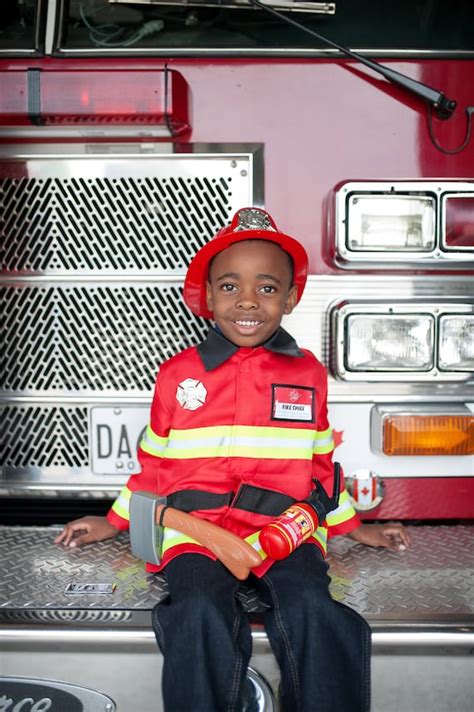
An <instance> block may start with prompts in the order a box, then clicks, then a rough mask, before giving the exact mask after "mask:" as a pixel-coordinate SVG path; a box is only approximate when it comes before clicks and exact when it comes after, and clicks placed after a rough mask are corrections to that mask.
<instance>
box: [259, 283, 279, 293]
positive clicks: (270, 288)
mask: <svg viewBox="0 0 474 712" xmlns="http://www.w3.org/2000/svg"><path fill="white" fill-rule="evenodd" d="M260 291H261V292H263V293H264V294H273V293H274V292H276V287H274V286H273V285H272V284H264V285H263V287H260Z"/></svg>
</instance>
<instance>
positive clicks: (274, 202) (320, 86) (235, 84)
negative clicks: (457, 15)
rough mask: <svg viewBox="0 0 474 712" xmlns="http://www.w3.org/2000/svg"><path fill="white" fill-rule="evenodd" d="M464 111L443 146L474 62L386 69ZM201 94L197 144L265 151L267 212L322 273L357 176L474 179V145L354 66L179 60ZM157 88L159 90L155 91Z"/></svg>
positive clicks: (84, 62)
mask: <svg viewBox="0 0 474 712" xmlns="http://www.w3.org/2000/svg"><path fill="white" fill-rule="evenodd" d="M165 63H166V61H165V60H162V59H158V58H157V59H124V58H120V59H95V60H94V59H91V58H90V59H81V60H73V59H66V58H62V59H46V60H28V61H27V62H26V61H25V60H2V61H1V62H0V69H6V68H8V67H10V68H13V67H16V68H18V67H21V66H23V67H26V66H30V67H34V66H41V67H43V68H44V69H45V70H53V69H58V68H61V70H63V71H64V70H65V69H66V68H68V67H70V68H71V69H72V68H74V69H87V68H91V69H92V68H93V69H94V70H98V69H100V68H106V67H109V68H111V67H113V68H115V69H124V70H127V71H130V70H135V69H143V70H145V69H146V70H149V69H158V68H163V67H164V65H165ZM383 63H384V64H387V65H389V66H390V67H392V68H393V69H395V70H397V71H400V72H402V73H405V74H407V75H408V76H410V77H413V78H415V79H418V80H421V81H423V82H425V83H429V84H430V85H431V86H433V87H435V88H436V89H438V90H440V91H442V92H443V93H444V94H445V95H446V96H448V97H449V98H453V99H455V100H456V101H457V102H458V108H457V109H456V112H455V114H454V115H453V117H452V118H451V119H449V120H448V121H444V122H441V121H439V120H438V119H435V120H434V125H435V126H434V128H435V133H436V135H437V137H438V139H439V141H440V142H441V144H442V145H445V146H446V147H448V148H453V147H455V146H456V145H458V144H460V143H461V142H462V140H463V138H464V135H465V130H466V117H465V114H464V107H466V106H467V105H469V104H474V94H473V91H472V90H473V87H474V61H473V60H451V59H443V60H435V59H421V60H406V61H400V60H388V59H385V60H383ZM168 65H169V66H170V67H172V68H173V69H176V70H178V71H179V72H180V74H181V75H182V76H183V78H184V80H185V81H186V82H187V84H188V85H189V87H190V92H191V95H192V105H191V117H190V123H191V125H192V128H193V131H192V134H191V135H189V136H188V137H187V139H188V138H189V140H192V141H196V142H205V143H208V142H223V143H229V142H237V143H241V142H251V143H254V142H261V143H263V144H264V145H265V203H266V206H267V208H268V209H269V210H270V212H272V213H274V214H275V217H276V218H277V221H278V224H279V225H280V226H281V229H283V230H285V231H288V232H290V234H295V235H296V236H297V237H299V238H300V239H301V241H302V242H303V243H304V244H305V246H306V248H307V249H308V252H309V254H310V260H311V271H312V272H313V273H316V274H318V273H320V274H321V273H331V272H337V269H335V268H333V267H332V266H331V265H329V264H326V263H325V261H324V257H323V249H322V245H323V238H324V236H325V234H326V222H327V211H326V201H327V200H328V199H330V196H331V191H332V189H333V188H334V186H336V185H337V184H338V183H340V182H341V181H343V180H349V179H365V180H369V179H374V180H377V179H379V180H380V179H389V180H390V179H396V178H399V179H417V178H442V177H444V178H472V177H473V166H474V137H473V138H472V140H471V142H470V144H469V145H468V147H467V148H466V149H465V150H464V151H462V152H461V153H459V154H457V155H453V156H448V155H444V154H443V153H441V152H440V151H438V150H437V149H436V148H435V147H434V146H433V144H432V143H431V140H430V138H429V134H428V129H427V109H426V105H425V104H424V103H423V102H422V101H420V100H418V99H416V98H414V97H412V96H411V95H408V94H407V93H405V92H404V91H403V90H401V89H399V88H396V87H394V86H392V85H391V84H389V83H388V82H387V81H385V80H384V79H381V78H379V77H377V76H376V75H375V74H373V73H372V72H371V71H370V70H368V69H366V68H364V67H361V65H358V64H357V63H356V62H353V61H349V60H332V59H331V60H329V59H287V60H284V59H255V60H251V59H212V58H211V59H203V58H199V59H185V58H184V59H170V60H169V61H168ZM152 91H153V87H150V92H152Z"/></svg>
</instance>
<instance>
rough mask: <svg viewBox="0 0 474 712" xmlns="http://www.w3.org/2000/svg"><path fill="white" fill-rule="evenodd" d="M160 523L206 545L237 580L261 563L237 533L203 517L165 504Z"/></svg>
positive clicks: (160, 507)
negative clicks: (200, 517)
mask: <svg viewBox="0 0 474 712" xmlns="http://www.w3.org/2000/svg"><path fill="white" fill-rule="evenodd" d="M163 507H164V505H161V504H159V505H158V506H157V507H156V522H157V523H158V522H159V520H160V514H161V511H162V509H163ZM162 524H163V525H164V526H165V527H171V528H172V529H176V530H177V531H179V532H181V533H182V534H186V536H190V537H191V538H192V539H194V540H195V541H197V542H198V544H201V545H202V546H205V547H206V549H209V551H212V553H213V554H215V556H217V558H218V559H219V561H221V562H222V563H223V564H224V566H225V567H226V568H228V569H229V571H230V572H231V573H232V574H233V575H234V576H235V577H236V578H238V579H239V580H241V581H243V580H244V579H246V578H247V576H248V575H249V573H250V569H252V568H253V567H254V566H258V565H259V564H261V563H262V559H261V558H260V556H259V554H257V552H256V551H255V549H253V548H252V547H251V546H250V544H248V543H247V542H246V541H244V540H243V539H241V538H240V537H238V536H237V535H236V534H233V533H232V532H229V531H227V529H223V528H222V527H219V526H218V525H217V524H213V523H212V522H208V521H207V520H206V519H198V517H194V516H193V515H192V514H187V513H186V512H181V510H179V509H174V508H173V507H167V508H166V511H165V513H164V515H163V522H162Z"/></svg>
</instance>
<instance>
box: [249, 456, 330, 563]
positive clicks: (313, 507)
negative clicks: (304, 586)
mask: <svg viewBox="0 0 474 712" xmlns="http://www.w3.org/2000/svg"><path fill="white" fill-rule="evenodd" d="M339 483H340V465H339V463H338V462H335V463H334V489H333V495H332V497H328V495H327V493H326V491H325V490H324V487H323V486H322V485H321V484H320V483H319V482H317V481H315V484H316V489H315V490H313V492H312V493H311V495H310V496H309V497H308V498H307V499H305V500H303V501H302V502H295V503H294V504H292V505H291V506H290V507H288V509H286V510H285V511H284V512H283V514H280V516H279V517H277V519H275V520H274V521H273V522H270V523H269V524H266V525H265V526H264V527H263V529H261V531H260V533H259V535H258V540H259V542H260V546H261V547H262V549H263V551H264V552H265V554H266V555H267V556H269V557H270V558H271V559H276V560H277V561H278V560H280V559H285V558H286V557H287V556H289V555H290V554H291V553H292V552H293V551H294V550H295V549H296V548H297V547H298V546H300V544H302V543H303V542H304V541H305V540H306V539H308V538H309V537H310V536H311V535H312V534H314V532H315V531H316V529H317V528H318V526H319V524H322V522H323V521H324V520H325V519H326V515H327V513H328V512H331V511H332V510H333V509H336V507H337V506H338V502H339Z"/></svg>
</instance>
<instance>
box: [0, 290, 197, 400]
mask: <svg viewBox="0 0 474 712" xmlns="http://www.w3.org/2000/svg"><path fill="white" fill-rule="evenodd" d="M0 293H1V299H0V306H1V309H2V311H3V313H4V314H5V315H6V318H5V325H4V334H3V336H2V343H3V344H4V351H3V355H2V359H1V360H2V361H3V364H2V381H3V383H2V389H3V390H4V391H7V392H18V391H20V392H23V391H28V392H32V391H45V390H49V391H55V392H58V391H68V392H70V391H72V392H75V393H77V392H84V391H89V392H90V391H93V392H97V391H107V390H113V391H130V390H132V391H149V390H151V389H152V388H153V384H154V379H155V375H156V370H157V366H158V365H159V364H160V363H162V362H163V361H165V360H166V359H168V358H170V357H171V356H173V355H174V354H175V353H177V352H178V351H182V350H183V349H184V348H187V347H188V346H190V345H192V344H195V343H197V342H199V341H202V339H203V338H204V336H205V334H206V331H207V326H206V322H205V321H204V320H203V319H198V318H197V317H195V316H194V315H193V314H191V313H190V312H189V311H188V310H187V308H186V306H185V305H184V302H183V299H182V296H181V288H180V287H178V286H169V287H163V286H161V285H160V286H139V285H133V286H132V285H129V286H122V285H117V286H103V287H97V286H94V287H93V286H89V285H87V286H74V287H57V286H42V287H40V286H34V287H25V288H23V289H19V288H15V287H5V288H3V289H2V290H0Z"/></svg>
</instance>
